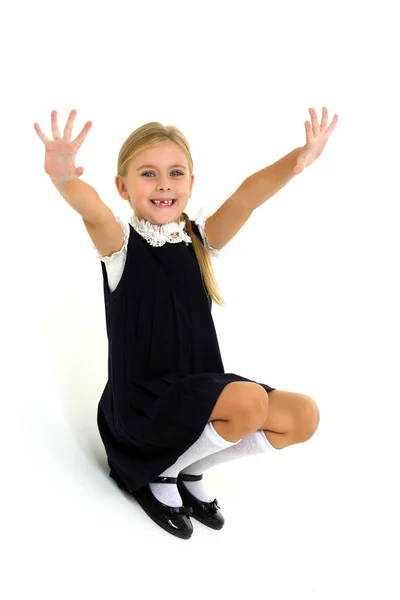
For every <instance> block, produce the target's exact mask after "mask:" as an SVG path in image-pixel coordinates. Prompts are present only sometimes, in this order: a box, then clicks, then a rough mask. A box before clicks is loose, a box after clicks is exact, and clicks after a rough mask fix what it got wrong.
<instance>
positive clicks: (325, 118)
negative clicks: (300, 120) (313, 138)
mask: <svg viewBox="0 0 400 600" xmlns="http://www.w3.org/2000/svg"><path fill="white" fill-rule="evenodd" d="M327 122H328V109H327V108H326V106H323V107H322V120H321V131H324V130H325V129H326V124H327Z"/></svg>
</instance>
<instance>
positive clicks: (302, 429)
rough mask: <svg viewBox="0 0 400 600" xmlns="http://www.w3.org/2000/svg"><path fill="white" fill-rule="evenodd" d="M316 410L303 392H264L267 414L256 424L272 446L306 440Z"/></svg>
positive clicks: (311, 432)
mask: <svg viewBox="0 0 400 600" xmlns="http://www.w3.org/2000/svg"><path fill="white" fill-rule="evenodd" d="M318 423H319V410H318V407H317V405H316V404H315V402H314V400H313V399H312V398H310V397H309V396H306V395H304V394H297V393H295V392H284V391H281V390H273V391H272V392H268V416H267V418H266V420H265V422H264V423H263V425H262V426H261V427H260V429H262V430H263V431H264V433H265V435H266V436H267V438H268V440H269V441H270V442H271V444H272V445H273V446H274V447H275V448H285V447H286V446H290V445H292V444H299V443H301V442H305V441H307V440H309V439H310V438H311V437H312V436H313V435H314V433H315V431H316V430H317V428H318Z"/></svg>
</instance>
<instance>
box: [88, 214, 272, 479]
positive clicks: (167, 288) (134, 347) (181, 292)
mask: <svg viewBox="0 0 400 600" xmlns="http://www.w3.org/2000/svg"><path fill="white" fill-rule="evenodd" d="M129 226H130V236H129V243H128V251H127V259H126V263H125V267H124V272H123V274H122V277H121V280H120V282H119V283H118V286H117V288H116V289H115V290H114V292H112V293H110V289H109V286H108V279H107V271H106V268H105V264H104V262H103V261H102V262H101V267H102V273H103V288H104V298H105V311H106V325H107V336H108V381H107V383H106V386H105V388H104V391H103V394H102V396H101V399H100V402H99V407H98V415H97V423H98V427H99V432H100V435H101V438H102V440H103V443H104V446H105V449H106V453H107V456H108V462H109V464H110V467H112V468H113V469H114V470H115V471H116V472H117V473H118V475H119V477H120V478H121V479H122V480H123V482H124V483H125V485H126V487H127V488H128V489H129V490H130V491H135V490H137V489H138V488H140V487H142V486H144V485H146V484H147V483H149V482H150V481H152V480H153V479H155V477H157V476H158V475H159V474H160V473H162V472H163V471H165V469H166V468H167V467H169V466H171V465H172V464H173V463H174V462H175V461H176V460H177V458H178V457H179V456H181V455H182V454H183V453H184V452H185V451H186V450H187V449H188V448H189V447H190V446H191V445H192V444H194V442H195V441H196V440H197V439H198V438H199V437H200V435H201V433H202V432H203V430H204V428H205V426H206V424H207V422H208V419H209V417H210V414H211V413H212V411H213V408H214V406H215V403H216V401H217V399H218V396H219V395H220V394H221V392H222V391H223V389H224V387H225V386H226V385H227V384H228V383H230V382H232V381H253V380H251V379H247V378H246V377H241V376H240V375H236V374H234V373H224V367H223V363H222V359H221V355H220V350H219V345H218V340H217V335H216V331H215V327H214V322H213V318H212V315H211V307H212V300H211V298H210V296H208V295H207V294H206V292H205V289H204V286H203V283H202V279H201V274H200V268H199V264H198V262H197V259H196V255H195V253H194V250H193V246H192V244H189V245H188V246H186V244H185V242H180V243H178V244H171V243H168V242H167V243H166V244H164V246H160V247H153V246H150V244H149V243H148V242H147V241H146V240H145V239H144V238H142V237H141V236H140V235H139V234H138V233H137V232H136V231H135V229H134V228H133V227H132V226H131V225H129ZM192 227H193V231H194V232H195V234H196V235H197V236H198V237H199V239H200V241H202V239H201V236H200V232H199V230H198V228H197V226H196V224H195V223H194V222H192ZM261 385H262V386H263V387H264V388H265V389H266V390H267V391H270V390H273V389H275V388H272V387H270V386H268V385H266V384H261Z"/></svg>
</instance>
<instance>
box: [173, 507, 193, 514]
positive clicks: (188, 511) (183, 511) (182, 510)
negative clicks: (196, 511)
mask: <svg viewBox="0 0 400 600" xmlns="http://www.w3.org/2000/svg"><path fill="white" fill-rule="evenodd" d="M168 514H169V515H171V516H175V515H192V514H193V508H192V507H191V506H169V507H168Z"/></svg>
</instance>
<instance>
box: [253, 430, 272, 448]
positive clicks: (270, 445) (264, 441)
mask: <svg viewBox="0 0 400 600" xmlns="http://www.w3.org/2000/svg"><path fill="white" fill-rule="evenodd" d="M255 433H258V434H260V437H261V439H262V440H263V443H264V444H265V447H266V448H267V449H268V450H276V448H275V447H274V446H273V445H272V444H271V442H270V441H269V439H268V438H267V436H266V435H265V433H264V431H262V430H260V431H256V432H255Z"/></svg>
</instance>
